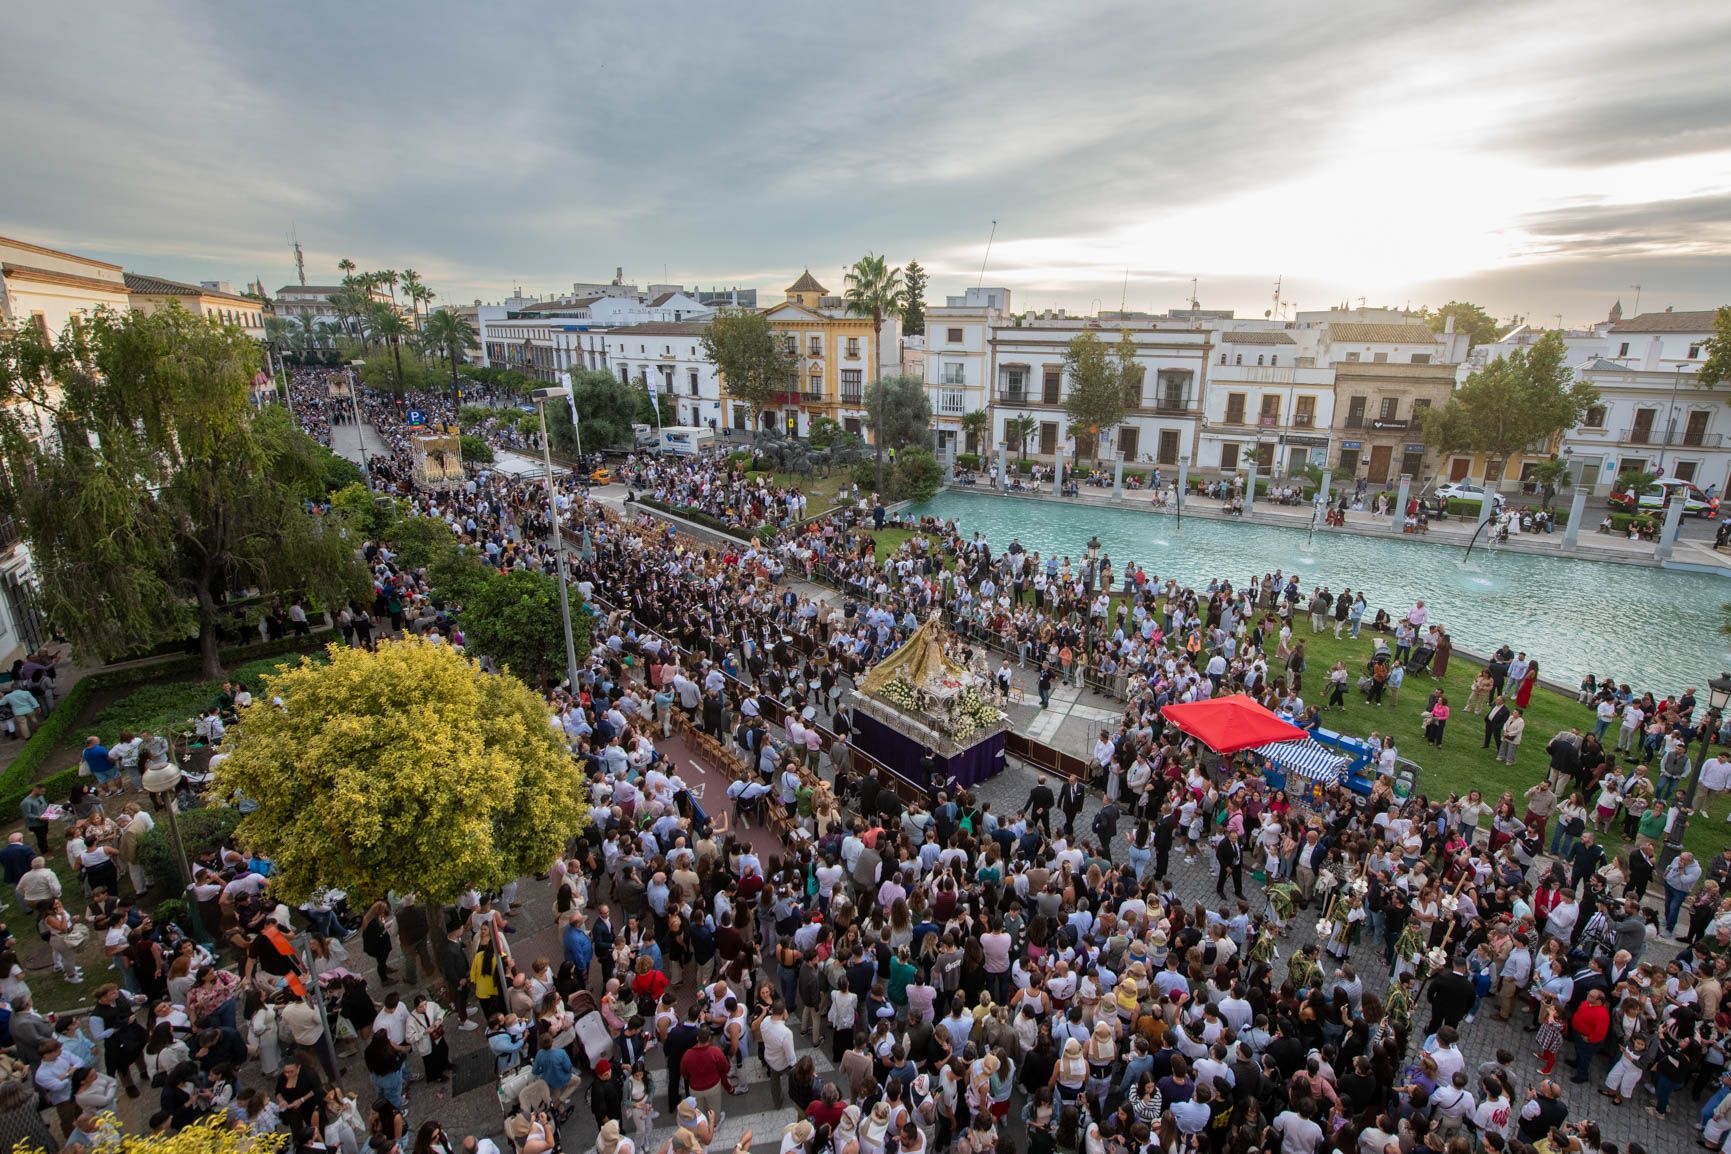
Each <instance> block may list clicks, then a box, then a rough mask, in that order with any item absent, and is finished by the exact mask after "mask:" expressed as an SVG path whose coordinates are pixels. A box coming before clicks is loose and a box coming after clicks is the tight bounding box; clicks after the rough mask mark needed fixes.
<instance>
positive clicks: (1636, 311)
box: [1629, 284, 1641, 317]
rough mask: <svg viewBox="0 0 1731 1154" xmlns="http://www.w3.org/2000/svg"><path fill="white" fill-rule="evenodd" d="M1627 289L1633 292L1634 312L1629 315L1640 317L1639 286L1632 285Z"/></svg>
mask: <svg viewBox="0 0 1731 1154" xmlns="http://www.w3.org/2000/svg"><path fill="white" fill-rule="evenodd" d="M1629 287H1630V288H1632V289H1634V290H1635V311H1634V312H1633V313H1631V314H1630V315H1631V316H1637V317H1638V316H1640V315H1641V286H1640V285H1638V284H1632V285H1630V286H1629Z"/></svg>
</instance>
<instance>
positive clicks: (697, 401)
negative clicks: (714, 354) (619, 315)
mask: <svg viewBox="0 0 1731 1154" xmlns="http://www.w3.org/2000/svg"><path fill="white" fill-rule="evenodd" d="M706 325H707V322H706V321H677V322H671V321H652V322H650V323H648V324H641V325H628V326H627V327H625V328H621V329H611V330H608V331H606V332H591V333H586V334H583V339H584V340H585V342H587V344H589V345H594V346H599V349H598V352H596V353H595V355H596V356H598V360H596V361H595V362H593V363H591V362H590V361H588V360H587V359H586V362H585V363H586V367H588V368H594V369H600V370H602V371H604V372H610V373H613V374H615V375H616V376H618V378H619V379H620V380H622V381H624V382H626V383H627V384H632V385H637V386H639V387H642V388H647V387H649V386H651V385H653V386H654V388H655V392H656V395H658V396H671V397H672V398H673V411H674V423H675V424H679V425H700V426H705V427H708V428H712V429H714V428H720V427H721V425H722V416H721V374H720V373H718V372H717V371H716V369H715V363H714V362H713V361H711V360H710V359H709V358H708V357H707V356H705V355H704V352H703V330H704V328H705V327H706ZM592 351H593V350H590V349H587V348H586V349H585V353H584V355H585V357H586V358H589V357H590V356H591V353H592Z"/></svg>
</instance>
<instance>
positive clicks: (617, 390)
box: [546, 369, 643, 453]
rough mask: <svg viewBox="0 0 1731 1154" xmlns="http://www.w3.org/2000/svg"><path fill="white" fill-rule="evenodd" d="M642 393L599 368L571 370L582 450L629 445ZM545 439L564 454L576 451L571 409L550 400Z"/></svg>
mask: <svg viewBox="0 0 1731 1154" xmlns="http://www.w3.org/2000/svg"><path fill="white" fill-rule="evenodd" d="M642 395H643V390H642V389H638V388H634V387H632V386H631V385H628V384H626V383H625V382H624V381H621V380H620V379H619V378H618V377H616V376H614V375H613V374H612V373H608V372H603V371H602V370H600V369H573V370H571V397H572V400H574V401H575V402H576V405H577V411H578V412H579V413H581V414H582V415H583V429H582V432H583V451H584V452H586V453H593V452H596V451H598V450H600V449H605V448H610V447H612V446H615V445H629V444H630V443H631V439H632V433H631V425H632V423H633V422H634V421H636V420H637V398H638V397H639V396H642ZM546 409H547V437H548V439H549V440H550V441H551V443H552V445H553V447H554V448H555V449H558V450H559V451H560V452H564V453H575V452H576V451H577V438H576V435H575V433H574V432H573V430H572V428H571V406H570V405H569V404H567V403H565V402H563V401H557V400H555V401H549V402H547V405H546Z"/></svg>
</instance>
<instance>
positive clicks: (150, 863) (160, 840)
mask: <svg viewBox="0 0 1731 1154" xmlns="http://www.w3.org/2000/svg"><path fill="white" fill-rule="evenodd" d="M178 822H179V825H180V840H181V844H182V845H184V846H185V847H186V857H187V860H188V861H194V862H196V861H197V860H198V859H199V858H201V857H203V856H204V855H205V854H209V853H214V852H216V850H217V849H218V848H219V847H220V846H221V845H222V843H223V842H225V841H227V840H228V839H229V838H231V837H233V836H234V830H235V827H236V826H238V825H239V824H240V811H239V810H238V809H230V808H229V807H228V806H226V805H217V806H207V807H205V808H203V809H189V810H187V811H186V812H185V813H183V814H181V815H180V816H179V818H178ZM138 857H139V860H140V861H141V862H142V863H143V865H144V869H145V872H147V873H149V874H150V876H151V877H155V878H172V877H179V876H180V866H179V864H178V863H177V862H176V861H175V859H174V835H173V834H172V833H171V832H170V831H169V828H168V817H167V815H166V814H165V815H163V816H162V817H161V818H159V819H157V822H156V828H155V829H153V830H151V831H150V832H149V833H147V834H145V835H144V840H143V841H142V842H140V843H139V846H138Z"/></svg>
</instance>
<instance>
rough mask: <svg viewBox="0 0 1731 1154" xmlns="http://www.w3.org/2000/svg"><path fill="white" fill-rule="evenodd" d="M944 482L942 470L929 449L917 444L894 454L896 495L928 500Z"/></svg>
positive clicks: (903, 497) (908, 498)
mask: <svg viewBox="0 0 1731 1154" xmlns="http://www.w3.org/2000/svg"><path fill="white" fill-rule="evenodd" d="M943 483H944V470H943V467H942V466H941V465H939V464H938V459H937V458H936V457H934V456H932V452H931V450H930V449H927V448H925V447H923V446H917V447H915V448H912V449H903V450H902V451H901V452H899V453H897V454H896V496H897V497H898V498H901V499H903V500H908V501H929V500H930V499H931V498H932V496H933V495H934V494H935V493H937V491H938V486H940V485H942V484H943Z"/></svg>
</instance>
